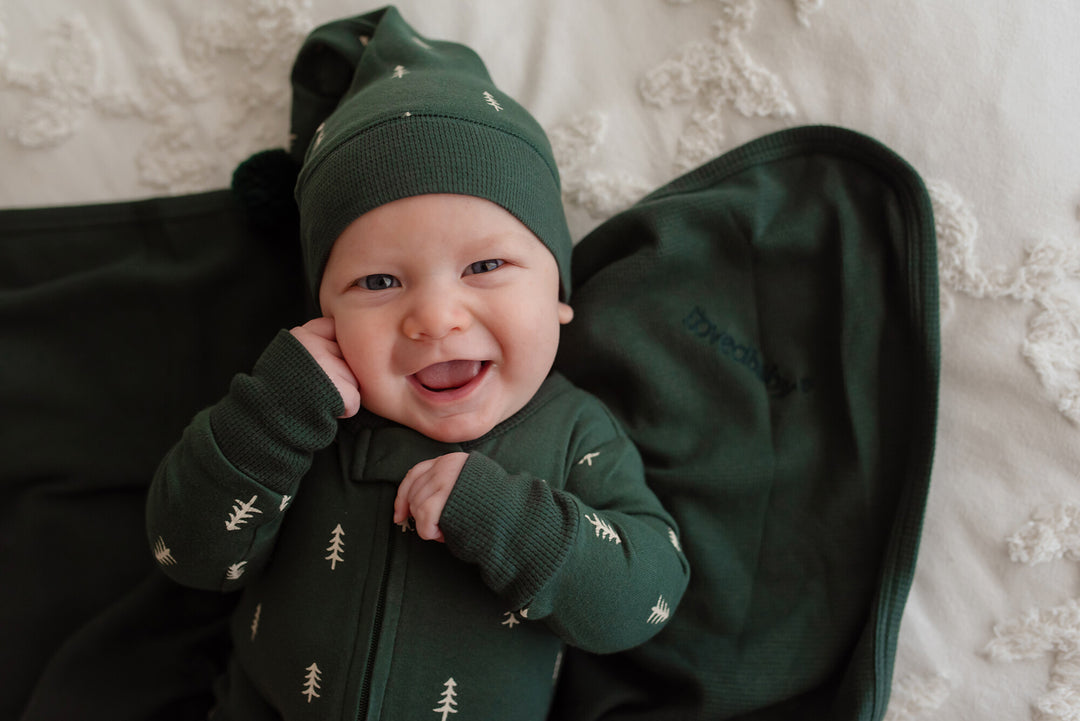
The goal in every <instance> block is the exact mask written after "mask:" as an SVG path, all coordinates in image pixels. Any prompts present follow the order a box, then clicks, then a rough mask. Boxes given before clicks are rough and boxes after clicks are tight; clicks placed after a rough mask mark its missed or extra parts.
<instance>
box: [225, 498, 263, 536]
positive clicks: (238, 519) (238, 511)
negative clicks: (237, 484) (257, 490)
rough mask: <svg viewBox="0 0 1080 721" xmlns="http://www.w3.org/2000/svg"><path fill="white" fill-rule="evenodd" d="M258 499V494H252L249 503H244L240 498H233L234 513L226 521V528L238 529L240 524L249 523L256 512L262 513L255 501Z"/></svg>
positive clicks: (230, 529) (229, 529) (228, 529)
mask: <svg viewBox="0 0 1080 721" xmlns="http://www.w3.org/2000/svg"><path fill="white" fill-rule="evenodd" d="M257 500H259V496H258V495H254V496H252V497H251V500H250V501H248V502H247V503H244V502H243V501H241V500H240V499H239V498H236V499H233V504H234V505H233V507H232V513H230V514H229V520H227V521H225V530H226V531H238V530H240V526H242V525H244V524H245V523H247V522H248V521H249V520H250V519H251V517H252V516H253V515H254V514H256V513H262V511H260V510H259V509H258V508H256V507H255V501H257Z"/></svg>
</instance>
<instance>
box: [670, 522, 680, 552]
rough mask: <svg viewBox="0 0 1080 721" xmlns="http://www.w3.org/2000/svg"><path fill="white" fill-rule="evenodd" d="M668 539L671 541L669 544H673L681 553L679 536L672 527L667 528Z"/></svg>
mask: <svg viewBox="0 0 1080 721" xmlns="http://www.w3.org/2000/svg"><path fill="white" fill-rule="evenodd" d="M667 535H668V539H669V540H670V541H671V545H672V546H675V550H676V551H678V552H679V553H682V545H680V544H679V537H678V536H676V535H675V529H674V528H668V529H667Z"/></svg>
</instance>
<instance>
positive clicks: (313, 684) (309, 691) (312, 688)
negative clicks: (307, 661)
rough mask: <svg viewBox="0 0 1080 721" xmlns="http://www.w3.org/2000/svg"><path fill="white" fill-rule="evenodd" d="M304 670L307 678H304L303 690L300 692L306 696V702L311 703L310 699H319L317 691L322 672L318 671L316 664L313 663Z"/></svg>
mask: <svg viewBox="0 0 1080 721" xmlns="http://www.w3.org/2000/svg"><path fill="white" fill-rule="evenodd" d="M304 670H305V671H307V676H305V677H304V690H303V691H301V695H303V696H307V702H308V703H311V699H313V698H319V692H318V689H319V681H320V680H321V678H322V671H321V670H319V666H318V664H316V663H314V662H312V664H311V665H310V666H308V667H307V668H305V669H304Z"/></svg>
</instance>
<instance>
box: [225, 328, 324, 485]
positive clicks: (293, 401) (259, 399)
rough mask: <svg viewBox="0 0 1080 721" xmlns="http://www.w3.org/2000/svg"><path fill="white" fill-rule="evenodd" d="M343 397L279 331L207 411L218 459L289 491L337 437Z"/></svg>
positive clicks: (293, 340) (297, 345) (286, 334)
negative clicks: (315, 455)
mask: <svg viewBox="0 0 1080 721" xmlns="http://www.w3.org/2000/svg"><path fill="white" fill-rule="evenodd" d="M343 411H344V404H343V402H342V400H341V395H340V394H339V393H338V391H337V388H336V387H334V384H333V382H332V381H331V380H330V378H329V377H328V376H327V375H326V373H325V372H323V370H322V368H321V367H320V366H319V364H318V363H317V362H316V361H315V359H314V358H312V356H311V354H310V353H308V351H307V349H306V348H304V346H303V344H301V343H300V341H298V340H296V338H295V337H294V336H293V335H292V334H291V333H289V332H288V331H285V330H282V331H280V332H279V333H278V334H277V336H276V337H275V338H274V339H273V340H272V341H271V342H270V345H268V346H267V348H266V350H265V351H264V352H263V354H262V356H261V357H260V358H259V360H258V361H257V362H256V363H255V368H254V369H253V370H252V372H251V374H250V375H247V374H238V375H237V376H235V377H234V378H233V380H232V383H231V385H230V387H229V394H228V395H227V396H225V398H224V399H222V401H221V402H219V403H218V404H217V405H216V406H214V408H212V409H211V411H210V425H211V428H212V429H213V433H214V438H215V440H216V442H217V444H218V446H219V447H220V449H221V452H222V454H223V455H224V456H225V457H226V458H228V459H229V461H230V462H231V463H233V464H234V465H235V466H236V467H237V468H238V469H240V470H241V471H242V472H244V473H246V474H247V475H249V476H251V477H252V478H254V479H256V480H258V481H260V482H261V483H263V484H264V485H266V486H267V487H268V488H271V489H274V490H278V489H280V488H285V487H288V485H289V484H291V483H292V481H293V480H294V478H295V476H296V475H298V474H302V473H303V472H305V471H306V469H307V466H308V464H309V462H310V461H309V459H310V454H311V453H313V452H314V451H316V450H320V449H322V448H325V447H326V446H328V445H330V443H332V442H333V440H334V437H335V436H336V435H337V427H338V424H337V416H338V415H340V414H341V413H342V412H343Z"/></svg>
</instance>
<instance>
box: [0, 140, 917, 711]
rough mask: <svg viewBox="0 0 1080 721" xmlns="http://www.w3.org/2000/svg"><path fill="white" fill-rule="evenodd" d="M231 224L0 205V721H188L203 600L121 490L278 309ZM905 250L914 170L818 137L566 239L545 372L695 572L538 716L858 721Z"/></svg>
mask: <svg viewBox="0 0 1080 721" xmlns="http://www.w3.org/2000/svg"><path fill="white" fill-rule="evenodd" d="M271 174H273V173H272V172H271ZM269 181H270V183H269V186H268V187H270V188H273V187H274V181H275V179H274V178H269ZM286 185H287V183H286ZM268 193H269V197H270V198H271V200H272V197H273V192H272V191H268ZM249 198H250V196H249ZM260 207H263V206H260ZM247 217H248V215H247V214H246V212H245V208H243V207H239V206H238V205H237V203H236V201H234V200H233V198H232V196H231V195H230V194H229V193H228V192H225V191H222V192H216V193H210V194H205V195H198V196H188V197H180V198H161V199H155V200H150V201H142V202H134V203H121V204H115V205H105V206H92V207H82V208H44V209H31V210H10V211H4V212H0V324H2V326H0V327H2V328H3V333H2V334H0V359H2V361H0V414H2V416H3V418H2V426H0V427H2V428H3V433H0V451H2V453H3V456H2V457H3V458H4V463H3V465H2V466H0V483H2V486H0V487H2V490H3V493H4V497H5V504H4V510H3V512H2V514H0V578H3V579H4V581H3V583H2V584H0V617H2V618H3V619H4V623H3V625H2V626H0V668H3V669H5V678H4V683H2V684H0V718H13V719H16V718H17V719H22V721H45V720H52V719H56V720H60V719H71V718H79V719H110V720H111V721H117V720H121V721H122V720H124V719H151V718H152V719H186V718H192V719H194V718H203V717H205V713H206V710H207V708H208V706H209V703H210V701H209V687H210V683H211V680H212V678H213V677H214V675H215V674H216V673H217V671H218V670H219V668H220V665H221V663H222V659H223V657H224V654H225V653H226V652H227V641H226V640H225V636H224V634H223V619H224V617H225V615H226V614H227V613H228V610H229V608H230V606H231V603H232V599H231V598H229V597H220V596H217V595H214V594H205V593H199V592H195V591H190V590H185V589H182V588H180V587H179V586H174V585H171V584H169V583H168V582H167V581H165V580H164V579H163V578H162V577H161V576H160V575H159V574H158V572H157V571H156V569H155V564H154V563H153V558H152V556H151V554H150V552H149V550H148V549H147V548H146V543H145V539H144V530H143V529H144V522H143V503H144V499H145V489H146V485H147V483H148V482H149V479H150V476H151V474H152V473H153V471H154V468H155V467H156V465H157V462H158V460H159V459H160V457H161V455H162V454H163V453H164V452H165V450H166V449H167V448H168V447H169V446H170V445H171V443H172V442H173V441H174V440H175V439H176V437H177V436H178V435H179V433H180V431H181V429H182V428H183V427H184V425H185V424H186V423H187V422H188V421H189V420H190V418H191V416H192V415H193V414H194V413H195V412H196V411H197V410H199V409H200V408H202V407H204V406H206V405H209V404H210V403H212V402H213V401H215V400H216V399H217V398H219V397H220V396H221V395H222V394H223V393H224V392H225V390H226V387H227V384H228V381H229V378H230V377H231V375H232V374H233V373H235V372H238V371H246V370H248V369H249V368H250V366H251V364H252V363H253V361H254V359H255V358H256V357H257V355H258V353H259V352H260V351H261V350H262V348H263V347H264V346H265V345H266V343H267V342H269V340H270V338H271V337H272V336H273V335H274V333H275V331H276V330H277V329H278V328H280V327H288V326H289V325H292V324H295V323H297V322H300V321H302V320H303V318H304V315H305V303H304V301H303V299H302V289H301V270H300V267H299V262H298V259H297V251H296V246H295V240H294V238H295V236H294V232H295V226H294V222H293V221H294V219H293V218H292V217H291V215H290V214H289V213H288V212H286V213H284V214H278V216H277V217H275V218H274V219H273V222H271V223H269V224H265V223H264V224H263V225H262V226H260V227H252V226H250V225H249V223H248V222H247V221H246V218H247ZM254 217H256V218H260V217H265V216H264V214H263V213H261V212H260V213H258V214H256V215H255V216H254ZM933 241H934V238H933V226H932V222H931V218H930V212H929V204H928V203H927V201H926V197H925V192H924V191H923V189H922V185H921V183H920V182H919V180H918V177H917V176H916V175H915V174H914V173H913V172H912V171H911V169H910V168H908V167H907V166H906V165H905V164H904V163H903V161H901V160H900V159H898V158H896V157H895V156H894V155H893V154H892V153H890V152H889V151H888V150H886V149H885V148H882V147H881V146H880V145H878V144H877V143H874V142H873V141H870V140H868V139H866V138H862V137H860V136H857V135H854V134H852V133H848V132H845V131H841V130H837V129H826V128H804V129H796V130H792V131H787V132H784V133H780V134H778V135H774V136H770V137H767V138H763V139H761V140H759V141H756V142H754V143H751V144H749V145H747V146H744V147H743V148H740V149H737V150H735V151H733V152H731V153H729V154H727V155H725V156H723V157H722V158H720V159H718V160H716V161H714V162H713V163H710V164H709V165H707V166H705V167H704V168H702V169H700V170H698V171H696V172H695V173H692V174H690V175H688V176H686V177H684V178H681V179H679V180H677V181H675V182H674V183H672V184H671V185H669V186H667V187H665V188H663V189H661V190H659V191H657V192H656V193H654V194H652V195H651V196H649V197H648V198H646V199H645V200H643V201H642V202H641V203H639V204H638V205H637V206H635V207H634V208H631V209H630V210H628V211H626V212H624V213H622V214H620V215H618V216H616V217H614V218H612V219H611V220H610V221H608V222H606V223H604V224H603V225H602V226H601V227H599V228H598V229H597V230H596V231H595V232H593V233H592V234H590V236H589V237H588V238H586V239H585V240H583V241H582V243H581V244H580V245H579V247H578V248H577V249H576V251H575V259H574V276H575V277H574V283H575V289H574V293H573V298H574V301H575V308H576V312H577V316H576V319H575V321H574V322H573V323H572V324H571V325H570V326H568V327H567V329H566V334H565V339H564V342H563V346H562V348H563V352H562V354H561V355H560V359H559V361H558V365H559V367H560V369H561V370H563V371H564V372H565V373H566V374H567V375H569V376H571V377H572V378H573V379H575V380H576V381H577V382H578V383H579V384H580V385H583V386H584V387H586V388H588V389H590V390H592V391H594V392H596V393H598V394H599V395H600V396H601V397H603V398H604V399H605V400H606V402H607V403H608V404H609V405H610V406H611V407H612V409H613V410H614V411H615V412H616V413H617V414H618V415H619V416H620V417H621V418H622V419H623V421H624V422H625V423H626V425H627V426H628V428H629V429H630V430H631V432H632V433H633V435H634V436H635V439H636V440H637V442H638V443H639V444H640V446H641V449H642V452H643V455H644V458H645V460H646V462H647V464H648V469H649V474H650V476H649V477H650V482H651V483H652V485H653V486H654V488H655V489H656V491H657V492H658V493H659V494H660V495H661V497H662V499H663V500H664V501H665V503H666V504H667V505H668V507H669V509H670V510H671V511H672V512H673V513H674V514H675V515H676V516H677V517H678V520H679V523H680V527H681V531H682V536H681V537H682V540H683V543H684V547H685V549H686V552H687V554H688V556H689V557H690V559H691V562H692V564H693V569H692V574H693V575H692V580H691V587H690V590H689V591H688V594H687V596H686V598H685V600H684V601H683V603H682V606H681V607H680V608H679V610H678V612H677V613H676V615H675V616H674V617H673V620H672V622H671V623H670V624H669V627H668V628H667V629H666V630H665V631H664V632H663V633H661V634H660V636H658V637H657V638H656V639H655V640H654V641H653V642H651V643H649V644H647V645H646V646H644V647H641V648H639V649H637V650H635V651H632V652H630V653H626V654H620V655H616V656H605V657H591V656H587V655H584V654H578V653H570V654H568V658H567V660H566V663H565V666H564V670H563V674H562V682H561V688H560V697H559V703H560V709H559V711H558V713H559V715H558V716H557V718H561V719H573V718H581V719H598V718H600V717H604V718H610V719H669V718H670V719H675V718H678V719H710V720H711V719H718V718H742V719H808V720H810V719H813V720H815V721H816V720H818V719H835V720H836V721H849V720H851V721H853V720H855V719H860V720H862V719H880V718H881V716H882V714H883V713H884V705H885V702H886V699H887V694H888V687H889V682H890V675H891V668H892V658H893V654H894V649H895V641H896V634H897V627H898V624H899V619H900V615H901V611H902V607H903V602H904V599H905V596H906V593H907V589H908V586H909V584H910V581H911V574H912V569H913V565H914V559H915V553H916V547H917V541H918V534H919V525H920V521H921V517H922V510H923V504H924V501H925V493H926V488H927V481H928V478H929V465H930V459H931V452H932V442H933V437H934V421H935V405H936V390H937V361H938V345H937V335H936V334H937V325H936V279H935V267H936V266H935V260H934V242H933ZM605 714H607V715H605Z"/></svg>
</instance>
